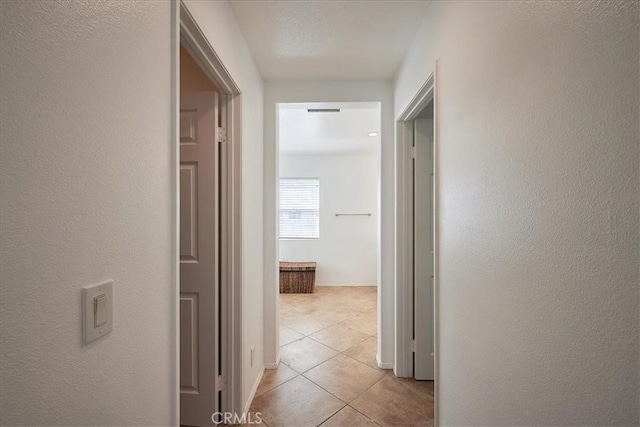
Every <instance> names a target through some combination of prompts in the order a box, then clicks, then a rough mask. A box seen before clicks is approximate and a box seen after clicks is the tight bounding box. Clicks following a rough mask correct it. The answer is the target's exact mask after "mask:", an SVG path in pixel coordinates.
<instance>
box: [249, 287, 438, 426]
mask: <svg viewBox="0 0 640 427" xmlns="http://www.w3.org/2000/svg"><path fill="white" fill-rule="evenodd" d="M376 301H377V295H376V288H375V287H346V286H345V287H333V286H332V287H316V292H315V293H313V294H281V295H280V320H281V322H280V358H281V363H280V366H279V367H278V369H275V370H267V371H265V374H264V376H263V378H262V381H261V382H260V385H259V387H258V390H257V392H256V396H255V398H254V400H253V404H252V406H251V412H254V413H255V412H260V413H261V418H262V419H263V425H266V426H268V427H276V426H287V427H303V426H319V425H322V426H323V427H325V426H343V427H352V426H353V427H355V426H432V425H433V382H432V381H415V380H413V379H403V378H396V377H395V376H394V375H393V372H392V371H388V370H382V369H379V368H378V367H377V364H376V360H375V358H376V341H377V338H376V328H377V326H376ZM254 419H255V418H254Z"/></svg>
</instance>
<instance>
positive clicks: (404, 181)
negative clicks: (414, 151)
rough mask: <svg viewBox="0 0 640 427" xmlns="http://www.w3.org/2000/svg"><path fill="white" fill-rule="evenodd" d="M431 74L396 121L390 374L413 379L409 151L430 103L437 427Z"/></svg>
mask: <svg viewBox="0 0 640 427" xmlns="http://www.w3.org/2000/svg"><path fill="white" fill-rule="evenodd" d="M433 70H434V71H433V72H432V73H431V75H430V76H429V78H428V79H427V80H426V81H425V82H424V84H423V85H422V87H421V88H420V89H419V90H418V91H417V92H416V94H415V95H414V97H413V98H412V99H411V101H410V102H409V104H408V105H407V106H406V108H405V109H404V110H403V111H402V113H400V114H399V115H398V116H397V118H396V159H395V161H396V222H395V223H396V230H395V232H396V242H395V265H396V271H395V275H396V276H395V281H396V286H395V327H396V328H395V346H394V348H395V355H394V367H393V371H394V373H395V374H396V376H398V377H412V376H413V350H412V340H413V309H414V306H413V303H414V301H413V286H414V283H413V256H412V254H413V226H412V224H413V174H412V168H411V160H412V158H411V147H412V146H413V132H414V129H413V120H414V119H415V118H416V117H417V116H418V114H419V113H420V112H421V111H422V109H423V108H424V107H425V106H426V105H427V104H428V103H429V102H431V101H432V100H433V102H434V109H433V110H434V113H433V114H434V116H433V123H434V125H433V126H434V132H433V150H434V171H433V173H434V187H435V189H434V206H433V210H434V222H435V228H434V236H433V237H434V264H435V265H434V307H433V310H434V329H435V331H434V353H435V354H434V359H435V362H434V364H435V368H434V371H435V372H434V381H435V384H434V385H435V393H434V397H435V404H434V409H435V423H436V425H438V412H439V411H438V389H439V381H438V379H439V376H438V365H439V345H438V342H439V339H438V337H439V309H438V300H439V283H440V279H439V268H438V264H439V254H440V251H439V247H440V245H439V234H440V233H439V211H438V207H439V191H438V183H439V179H438V174H439V171H438V156H437V153H438V151H439V150H438V143H439V138H438V116H437V114H438V113H437V111H438V110H437V108H436V107H437V97H436V94H437V91H436V81H437V79H436V76H437V61H436V64H435V65H434V67H433Z"/></svg>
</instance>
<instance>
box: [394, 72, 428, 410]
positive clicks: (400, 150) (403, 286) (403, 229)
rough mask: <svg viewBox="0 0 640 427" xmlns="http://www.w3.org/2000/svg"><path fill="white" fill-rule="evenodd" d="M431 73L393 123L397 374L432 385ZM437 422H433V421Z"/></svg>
mask: <svg viewBox="0 0 640 427" xmlns="http://www.w3.org/2000/svg"><path fill="white" fill-rule="evenodd" d="M436 105H437V104H436V97H435V74H432V75H431V76H430V78H429V79H428V80H427V82H425V84H424V85H423V86H422V88H421V89H420V90H419V91H418V93H417V94H416V96H415V97H414V99H413V100H412V101H411V102H410V104H409V105H408V106H407V107H406V108H405V110H404V111H403V112H402V114H401V115H400V116H399V117H398V119H397V121H396V132H397V134H396V150H397V151H396V172H397V176H396V180H397V181H396V182H397V188H396V194H397V204H396V217H397V218H398V221H397V224H396V236H397V241H396V265H397V270H396V296H397V299H396V340H397V345H396V366H395V368H394V369H395V372H396V375H398V376H402V377H414V378H415V379H417V380H428V381H435V384H434V388H435V395H436V396H437V389H438V383H437V362H438V353H437V337H438V325H437V319H438V316H437V309H438V306H437V298H438V275H437V256H438V250H437V248H438V240H437V236H438V233H437V232H438V228H437V212H438V209H437V207H438V197H437V163H436V158H437V157H436V149H437V133H436V111H437V109H436ZM436 421H437V419H436Z"/></svg>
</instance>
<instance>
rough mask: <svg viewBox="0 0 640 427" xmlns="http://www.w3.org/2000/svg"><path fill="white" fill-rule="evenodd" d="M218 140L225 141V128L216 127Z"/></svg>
mask: <svg viewBox="0 0 640 427" xmlns="http://www.w3.org/2000/svg"><path fill="white" fill-rule="evenodd" d="M218 142H220V143H225V142H227V130H226V129H225V128H218Z"/></svg>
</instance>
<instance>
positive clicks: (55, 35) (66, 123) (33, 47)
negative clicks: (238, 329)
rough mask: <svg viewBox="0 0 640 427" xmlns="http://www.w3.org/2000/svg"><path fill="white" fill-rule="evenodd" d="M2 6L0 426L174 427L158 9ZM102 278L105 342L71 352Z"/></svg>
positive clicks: (166, 35)
mask: <svg viewBox="0 0 640 427" xmlns="http://www.w3.org/2000/svg"><path fill="white" fill-rule="evenodd" d="M0 10H1V12H0V14H1V16H2V18H1V20H0V91H1V93H2V96H1V97H0V111H1V114H0V132H1V137H0V139H1V141H2V143H1V144H2V145H1V150H2V151H1V155H0V177H1V179H0V189H1V191H0V215H1V217H2V221H1V223H0V224H1V225H0V230H1V232H0V234H1V236H2V238H1V241H0V258H1V268H0V283H1V293H2V297H1V298H0V325H1V326H0V337H1V338H0V339H1V344H0V355H1V356H0V424H2V425H23V424H24V425H84V426H88V425H95V424H102V425H168V424H171V423H173V422H174V420H175V419H176V416H177V414H176V413H175V411H174V408H176V405H175V402H176V399H177V395H176V388H175V374H174V373H173V372H174V371H175V368H176V366H175V363H176V361H175V358H174V355H175V322H174V320H173V319H174V317H173V316H175V305H176V302H175V292H174V288H173V283H174V281H173V279H174V277H175V270H174V268H173V266H174V265H175V262H174V261H173V258H172V244H173V237H172V233H171V230H172V224H173V223H174V217H173V211H174V210H173V204H172V190H173V188H174V187H173V185H174V184H173V182H172V173H171V166H172V164H173V162H174V159H173V158H172V155H171V147H172V144H173V143H174V142H173V138H171V128H170V126H171V67H172V58H171V5H170V4H169V3H168V2H136V3H115V2H111V3H92V4H90V5H89V4H86V3H76V2H39V3H38V5H37V7H34V4H33V3H32V2H23V1H12V2H1V3H0ZM150 35H152V36H150ZM105 279H113V281H114V287H113V291H114V305H113V307H114V322H113V332H111V333H110V334H108V335H107V336H105V337H103V338H100V339H98V340H97V341H94V342H92V343H91V344H89V345H87V346H82V339H81V338H82V332H81V331H82V328H81V304H80V295H81V290H80V289H81V288H82V287H83V286H85V285H88V284H93V283H96V282H99V281H102V280H105Z"/></svg>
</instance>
